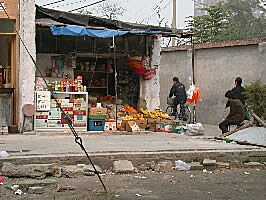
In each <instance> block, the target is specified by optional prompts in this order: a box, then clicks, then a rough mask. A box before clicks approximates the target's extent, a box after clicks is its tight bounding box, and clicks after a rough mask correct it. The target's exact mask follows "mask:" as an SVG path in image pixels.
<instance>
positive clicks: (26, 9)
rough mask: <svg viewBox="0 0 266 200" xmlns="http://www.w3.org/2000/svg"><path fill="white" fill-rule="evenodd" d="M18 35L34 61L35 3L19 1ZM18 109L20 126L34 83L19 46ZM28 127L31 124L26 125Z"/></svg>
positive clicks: (26, 57)
mask: <svg viewBox="0 0 266 200" xmlns="http://www.w3.org/2000/svg"><path fill="white" fill-rule="evenodd" d="M19 33H20V36H21V38H22V40H23V41H24V43H25V45H26V47H27V48H28V50H29V52H30V53H31V55H32V56H33V59H36V45H35V1H33V0H20V24H19ZM19 51H20V56H19V70H18V76H19V81H18V82H19V86H18V87H19V97H18V99H19V107H18V114H19V116H18V125H19V128H21V126H22V122H23V113H22V108H23V106H24V105H25V104H34V81H35V66H34V64H33V62H32V60H31V58H30V56H29V55H28V54H27V52H26V50H25V47H24V46H23V45H22V43H21V42H20V44H19ZM28 124H29V125H30V124H31V123H28Z"/></svg>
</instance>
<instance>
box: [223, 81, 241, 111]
mask: <svg viewBox="0 0 266 200" xmlns="http://www.w3.org/2000/svg"><path fill="white" fill-rule="evenodd" d="M232 91H233V92H234V93H235V99H239V100H240V101H241V103H242V104H243V105H245V97H244V94H243V92H244V91H245V88H243V87H242V86H241V85H237V86H236V87H234V88H233V89H232ZM229 103H230V102H229V101H228V102H227V103H226V108H227V107H229Z"/></svg>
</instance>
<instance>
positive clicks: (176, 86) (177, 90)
mask: <svg viewBox="0 0 266 200" xmlns="http://www.w3.org/2000/svg"><path fill="white" fill-rule="evenodd" d="M173 96H175V98H174V110H173V112H174V113H173V114H176V112H177V106H178V104H180V102H186V101H187V93H186V90H185V86H184V85H183V84H182V83H180V82H179V79H178V78H177V77H174V78H173V86H172V88H171V90H170V94H169V98H172V97H173Z"/></svg>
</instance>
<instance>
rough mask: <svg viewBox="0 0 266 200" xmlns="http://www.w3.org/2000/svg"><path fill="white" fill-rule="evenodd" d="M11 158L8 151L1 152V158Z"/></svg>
mask: <svg viewBox="0 0 266 200" xmlns="http://www.w3.org/2000/svg"><path fill="white" fill-rule="evenodd" d="M8 156H9V154H8V153H7V152H6V151H1V152H0V157H4V158H5V157H8Z"/></svg>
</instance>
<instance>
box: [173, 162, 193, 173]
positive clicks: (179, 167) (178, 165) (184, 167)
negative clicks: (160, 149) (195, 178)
mask: <svg viewBox="0 0 266 200" xmlns="http://www.w3.org/2000/svg"><path fill="white" fill-rule="evenodd" d="M175 168H176V170H177V171H187V170H190V166H189V165H188V164H187V163H185V162H184V161H182V160H178V161H175Z"/></svg>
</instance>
